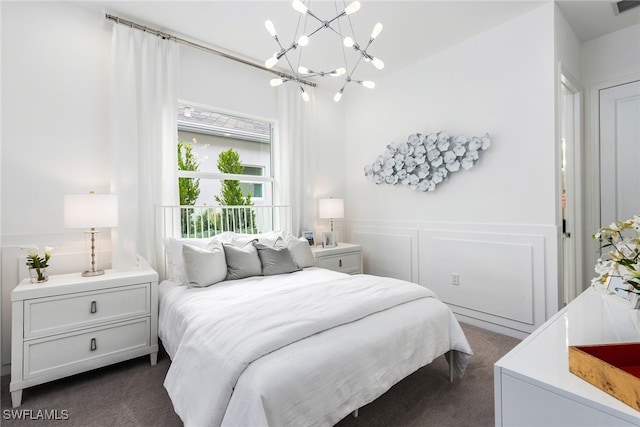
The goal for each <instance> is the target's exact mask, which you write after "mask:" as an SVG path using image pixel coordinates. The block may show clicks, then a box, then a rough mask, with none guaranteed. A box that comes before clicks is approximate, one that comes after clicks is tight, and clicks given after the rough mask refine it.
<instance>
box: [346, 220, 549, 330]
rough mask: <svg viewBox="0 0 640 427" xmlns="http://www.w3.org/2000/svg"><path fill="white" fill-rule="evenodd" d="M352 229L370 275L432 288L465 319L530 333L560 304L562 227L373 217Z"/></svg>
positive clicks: (491, 328) (350, 224)
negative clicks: (558, 258)
mask: <svg viewBox="0 0 640 427" xmlns="http://www.w3.org/2000/svg"><path fill="white" fill-rule="evenodd" d="M349 230H350V240H349V241H350V242H352V243H358V244H361V245H363V248H364V249H363V251H364V261H365V273H369V274H375V275H380V276H388V277H395V278H399V279H404V280H409V281H411V282H415V283H419V284H421V285H423V286H426V287H428V288H430V289H432V290H433V291H435V292H436V294H437V295H438V297H439V298H440V299H441V300H442V301H444V302H445V303H446V304H447V305H449V307H450V308H451V310H452V311H453V312H454V313H455V314H456V316H458V318H460V319H461V320H462V321H466V322H468V323H472V324H475V325H477V326H481V327H485V328H487V329H490V330H494V331H496V332H500V333H506V334H509V335H512V336H516V337H520V338H522V337H523V336H525V335H526V334H528V333H531V332H533V331H534V330H535V329H536V328H537V327H538V326H540V325H541V324H542V323H544V321H545V320H546V319H548V318H549V317H550V316H551V315H553V314H555V313H556V312H557V310H558V308H559V307H558V301H559V299H558V289H559V287H558V266H557V244H556V242H557V233H558V230H557V229H556V227H553V226H537V225H518V224H467V223H465V224H461V223H430V222H399V221H398V222H395V221H374V220H366V221H351V222H350V223H349ZM454 279H455V280H456V281H457V283H458V284H453V282H454Z"/></svg>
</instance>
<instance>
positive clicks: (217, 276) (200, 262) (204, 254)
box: [182, 240, 227, 287]
mask: <svg viewBox="0 0 640 427" xmlns="http://www.w3.org/2000/svg"><path fill="white" fill-rule="evenodd" d="M182 256H183V258H184V266H185V270H186V272H187V277H188V282H189V285H190V286H197V287H205V286H211V285H213V284H216V283H218V282H222V281H223V280H224V279H225V278H226V277H227V262H226V260H225V255H224V250H223V249H222V243H220V242H218V241H215V240H214V241H212V242H211V243H210V244H209V246H208V247H207V248H205V249H202V248H198V247H196V246H191V245H188V244H184V245H182Z"/></svg>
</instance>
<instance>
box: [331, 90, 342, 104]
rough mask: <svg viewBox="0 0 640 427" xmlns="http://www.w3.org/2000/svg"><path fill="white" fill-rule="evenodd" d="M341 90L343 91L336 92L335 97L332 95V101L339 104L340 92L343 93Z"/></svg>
mask: <svg viewBox="0 0 640 427" xmlns="http://www.w3.org/2000/svg"><path fill="white" fill-rule="evenodd" d="M343 90H344V89H340V90H339V91H338V92H336V94H335V95H333V100H334V101H335V102H340V99H341V98H342V91H343Z"/></svg>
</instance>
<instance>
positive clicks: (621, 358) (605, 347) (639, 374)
mask: <svg viewBox="0 0 640 427" xmlns="http://www.w3.org/2000/svg"><path fill="white" fill-rule="evenodd" d="M569 371H571V373H573V374H574V375H577V376H579V377H580V378H582V379H583V380H585V381H587V382H588V383H590V384H592V385H594V386H596V387H598V388H599V389H601V390H603V391H605V392H606V393H609V394H610V395H611V396H613V397H615V398H616V399H618V400H620V401H622V402H624V403H625V404H627V405H629V406H631V407H632V408H633V409H635V410H636V411H640V342H637V343H623V344H601V345H578V346H569Z"/></svg>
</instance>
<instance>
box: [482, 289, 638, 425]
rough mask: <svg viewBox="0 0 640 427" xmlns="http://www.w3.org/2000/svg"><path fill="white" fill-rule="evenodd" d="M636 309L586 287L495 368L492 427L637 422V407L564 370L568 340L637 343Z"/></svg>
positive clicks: (567, 368)
mask: <svg viewBox="0 0 640 427" xmlns="http://www.w3.org/2000/svg"><path fill="white" fill-rule="evenodd" d="M639 341H640V310H632V309H631V308H630V307H629V305H628V303H627V302H626V301H623V300H622V299H620V298H618V297H617V296H615V295H607V294H604V293H603V292H601V291H600V290H599V289H594V288H589V289H587V290H586V291H585V292H584V293H582V294H581V295H580V296H578V298H576V299H575V300H574V301H573V302H571V303H570V304H568V305H567V306H566V307H565V308H564V309H562V310H561V311H560V312H558V313H557V314H556V315H555V316H554V317H553V318H551V319H549V321H547V322H546V323H545V324H544V325H542V326H541V327H540V328H539V329H538V330H536V331H535V332H534V333H533V334H531V335H530V336H529V337H527V338H526V339H525V340H524V341H522V342H521V343H520V344H518V345H517V346H516V347H515V348H514V349H513V350H511V351H510V352H509V353H507V354H506V355H505V356H504V357H503V358H502V359H500V360H499V361H498V362H497V363H496V364H495V367H494V383H495V384H494V385H495V414H496V426H602V427H604V426H606V427H613V426H640V412H638V411H636V410H635V409H633V408H631V407H630V406H628V405H626V404H624V403H622V402H621V401H619V400H617V399H616V398H614V397H612V396H610V395H608V394H607V393H605V392H604V391H602V390H600V389H599V388H597V387H595V386H593V385H591V384H589V383H588V382H586V381H584V380H582V379H581V378H579V377H578V376H576V375H574V374H572V373H571V372H569V356H568V346H569V345H581V344H584V345H588V344H601V343H619V342H639Z"/></svg>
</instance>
